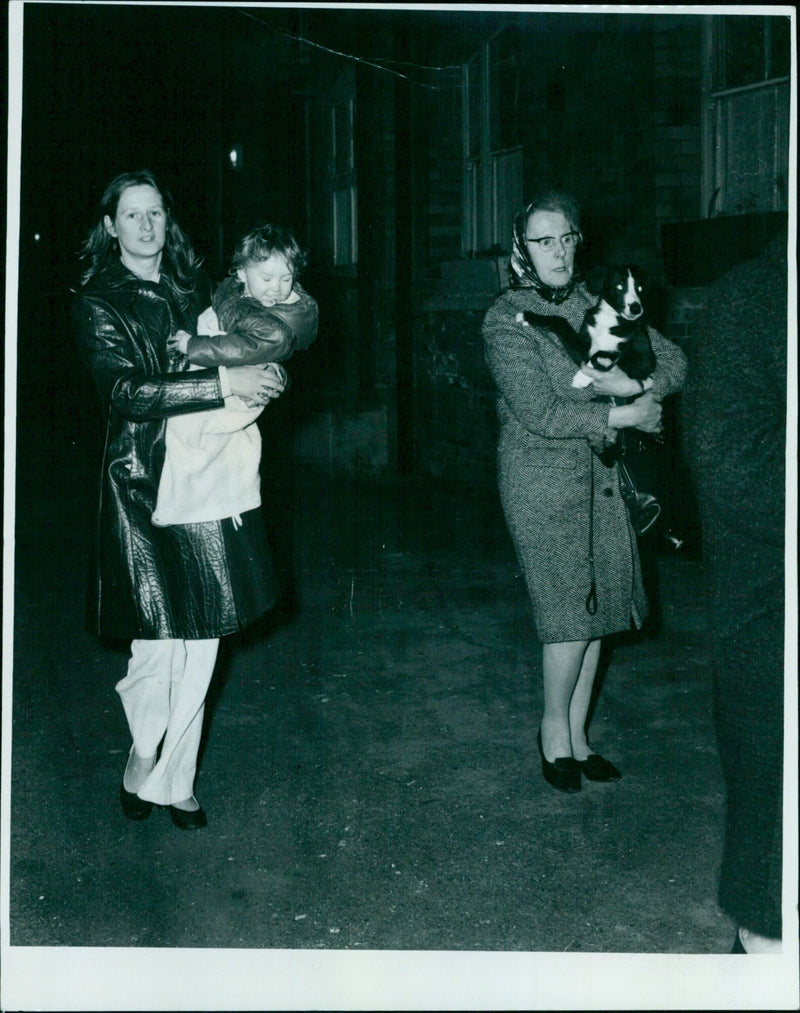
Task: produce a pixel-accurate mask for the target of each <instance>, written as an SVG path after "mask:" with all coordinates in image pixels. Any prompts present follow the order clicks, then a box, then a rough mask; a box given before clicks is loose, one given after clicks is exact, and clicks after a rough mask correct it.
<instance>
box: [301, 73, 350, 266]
mask: <svg viewBox="0 0 800 1013" xmlns="http://www.w3.org/2000/svg"><path fill="white" fill-rule="evenodd" d="M354 92H355V80H354V77H353V76H352V75H344V76H343V77H342V79H340V80H338V81H336V82H334V83H332V84H331V83H329V82H328V83H327V84H326V83H325V82H323V83H321V84H320V87H319V91H318V92H317V93H316V94H314V95H312V97H311V99H310V100H309V102H308V104H307V109H306V131H307V151H308V168H307V184H306V185H307V190H308V192H309V193H311V192H315V193H319V194H320V196H321V198H322V202H321V204H320V213H319V214H314V215H313V217H312V213H311V209H310V207H309V206H308V205H307V208H306V213H307V215H308V216H309V238H310V241H311V244H312V246H313V249H314V253H315V260H316V259H317V257H319V259H320V261H322V262H325V263H327V264H328V265H332V266H335V267H351V266H353V265H355V264H357V263H358V222H357V218H356V208H357V193H358V191H357V185H356V169H355V146H354V137H353V126H354V122H353V121H354V115H355V100H354ZM323 208H324V211H323Z"/></svg>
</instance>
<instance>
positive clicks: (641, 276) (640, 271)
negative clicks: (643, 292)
mask: <svg viewBox="0 0 800 1013" xmlns="http://www.w3.org/2000/svg"><path fill="white" fill-rule="evenodd" d="M628 270H629V271H630V272H631V274H632V275H633V276H634V278H635V279H636V280H637V281H638V282H639V284H640V285H641V286H642V287H643V288H647V282H648V280H649V279H648V277H647V271H645V270H644V268H641V267H638V266H637V265H636V264H631V266H630V267H629V268H628Z"/></svg>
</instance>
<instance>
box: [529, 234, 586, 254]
mask: <svg viewBox="0 0 800 1013" xmlns="http://www.w3.org/2000/svg"><path fill="white" fill-rule="evenodd" d="M580 239H581V234H580V232H567V233H566V234H565V235H563V236H562V237H561V238H560V239H557V238H556V237H555V236H542V237H541V239H534V238H533V236H526V237H525V242H527V243H538V244H539V249H540V250H545V251H547V252H550V251H551V250H554V249H555V248H556V244H557V243H559V242H560V243H561V245H562V246H563V247H564V249H565V250H574V249H575V247H576V246H577V245H578V243H579V242H580Z"/></svg>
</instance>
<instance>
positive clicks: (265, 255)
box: [230, 225, 308, 277]
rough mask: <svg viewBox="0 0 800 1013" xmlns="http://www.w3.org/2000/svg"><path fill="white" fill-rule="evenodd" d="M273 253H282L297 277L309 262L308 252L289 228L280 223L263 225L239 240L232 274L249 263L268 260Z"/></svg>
mask: <svg viewBox="0 0 800 1013" xmlns="http://www.w3.org/2000/svg"><path fill="white" fill-rule="evenodd" d="M273 253H280V254H281V256H283V257H284V258H285V259H286V263H287V264H288V265H289V267H291V269H292V271H293V273H294V275H295V277H296V276H297V275H298V274H299V273H300V271H301V270H302V269H303V268H304V267H305V266H306V264H307V263H308V252H307V251H306V250H304V249H303V248H302V247H301V246H300V244H299V243H298V242H297V240H296V239H295V238H294V236H293V235H292V233H291V232H289V230H288V229H284V228H281V227H280V226H279V225H262V226H261V227H260V228H258V229H253V231H252V232H248V233H247V235H246V236H244V237H243V238H242V239H240V240H239V242H238V244H237V246H236V252H235V253H234V255H233V260H232V262H231V272H230V273H231V274H236V272H237V271H238V270H239V269H240V268H242V267H246V266H247V265H248V264H252V263H258V262H259V261H261V260H268V259H269V258H270V257H271V256H272V254H273Z"/></svg>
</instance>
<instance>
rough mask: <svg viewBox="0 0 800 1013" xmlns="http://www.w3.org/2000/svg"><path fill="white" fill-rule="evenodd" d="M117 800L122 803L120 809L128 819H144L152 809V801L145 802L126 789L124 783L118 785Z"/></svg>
mask: <svg viewBox="0 0 800 1013" xmlns="http://www.w3.org/2000/svg"><path fill="white" fill-rule="evenodd" d="M119 800H120V802H121V803H122V811H123V812H124V813H125V818H126V819H129V820H146V819H147V817H148V816H149V815H150V813H151V812H152V811H153V803H152V802H146V801H145V800H144V799H143V798H139V796H138V795H137V794H136V792H134V791H126V789H125V785H124V784H121V785H120V786H119Z"/></svg>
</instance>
